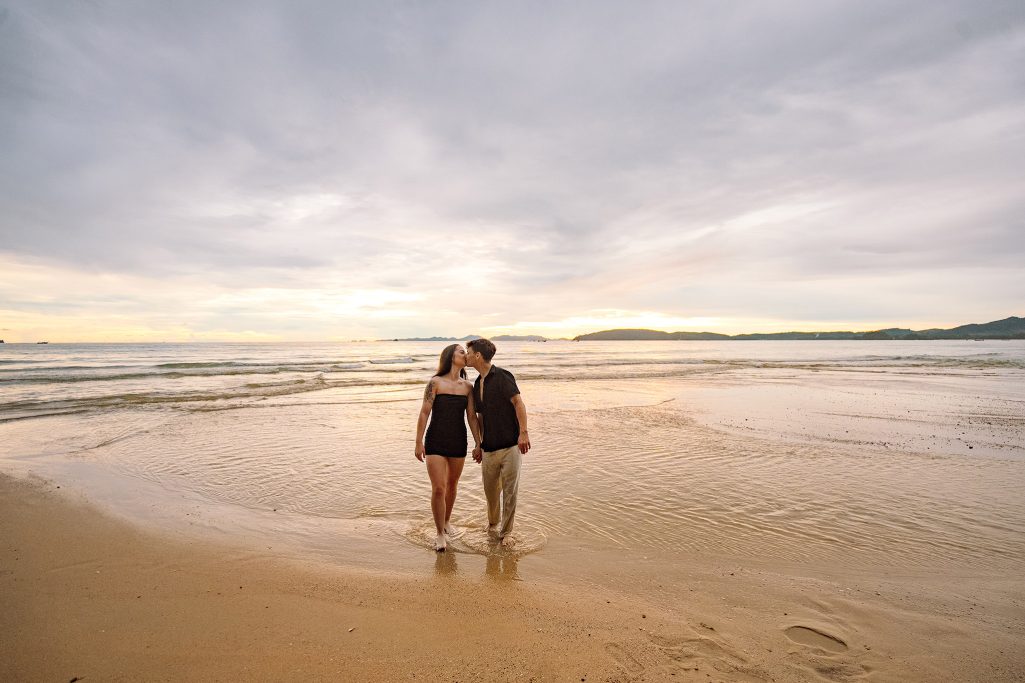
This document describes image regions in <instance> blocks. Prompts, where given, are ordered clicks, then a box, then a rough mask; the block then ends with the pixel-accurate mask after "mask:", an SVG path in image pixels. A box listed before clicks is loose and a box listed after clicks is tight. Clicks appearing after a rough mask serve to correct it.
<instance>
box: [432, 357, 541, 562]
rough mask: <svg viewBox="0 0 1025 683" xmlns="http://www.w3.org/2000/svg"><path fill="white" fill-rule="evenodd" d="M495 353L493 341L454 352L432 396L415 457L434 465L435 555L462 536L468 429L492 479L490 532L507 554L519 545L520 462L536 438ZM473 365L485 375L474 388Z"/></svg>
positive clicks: (488, 488) (441, 366) (487, 487)
mask: <svg viewBox="0 0 1025 683" xmlns="http://www.w3.org/2000/svg"><path fill="white" fill-rule="evenodd" d="M495 351H496V349H495V345H494V344H493V343H492V342H491V341H490V340H488V339H474V340H472V341H469V342H467V344H466V348H463V346H462V345H460V344H452V345H451V346H446V347H445V350H444V351H442V352H441V357H440V358H439V359H438V372H436V373H435V374H434V376H433V377H431V379H430V381H429V382H428V383H427V388H426V389H425V390H424V400H423V404H422V405H421V407H420V417H419V418H418V419H417V421H416V448H415V450H414V455H415V456H416V459H417V460H419V461H420V462H424V461H426V462H427V474H428V476H430V478H431V513H432V514H433V515H434V526H435V527H436V529H437V532H438V536H437V538H436V539H435V541H434V549H435V550H437V551H438V552H444V550H445V549H446V548H447V547H448V540H449V538H450V537H452V536H455V534H456V531H455V528H454V527H453V526H452V524H451V523H450V522H449V520H450V519H451V518H452V507H453V505H454V504H455V502H456V487H457V486H458V484H459V477H460V475H462V473H463V464H464V463H465V462H466V425H467V423H469V425H470V432H471V433H472V434H473V443H474V447H473V460H474V462H477V463H480V465H481V477H482V478H483V480H484V496H485V497H486V498H487V501H488V533H490V534H492V535H494V536H496V537H497V538H498V539H499V542H500V543H501V545H502V547H503V548H508V547H511V546H512V544H513V538H512V536H510V534H511V533H512V528H513V520H514V519H515V517H516V489H517V488H518V486H519V482H520V459H521V457H522V456H523V455H526V453H527V451H529V450H530V437H529V435H528V434H527V408H526V406H524V405H523V398H522V397H521V396H520V389H519V387H517V386H516V378H515V377H513V374H512V373H511V372H509V371H508V370H506V369H504V368H500V367H498V366H497V365H494V364H493V363H492V362H491V360H492V359H493V358H494V357H495ZM466 366H470V367H471V368H473V369H474V370H476V371H477V373H478V376H477V379H476V381H474V383H473V384H470V382H469V381H468V380H467V379H466ZM464 417H465V419H464ZM428 419H429V420H430V424H428ZM425 431H426V439H425V438H424V432H425Z"/></svg>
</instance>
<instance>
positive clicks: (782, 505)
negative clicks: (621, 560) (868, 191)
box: [0, 341, 1025, 572]
mask: <svg viewBox="0 0 1025 683" xmlns="http://www.w3.org/2000/svg"><path fill="white" fill-rule="evenodd" d="M442 347H444V344H441V343H405V342H378V343H364V344H298V345H278V344H191V345H57V344H51V345H48V346H45V347H38V346H35V345H5V346H4V347H0V440H2V442H3V443H4V450H3V454H2V459H0V467H4V469H6V470H10V471H17V472H20V473H36V474H40V475H42V476H51V477H54V476H58V477H60V478H62V479H63V480H64V481H65V482H66V483H68V484H69V485H71V486H74V485H75V482H76V480H77V481H78V483H79V485H80V487H81V488H89V489H90V491H92V492H93V495H97V496H101V497H106V498H109V499H114V498H116V499H117V502H113V501H111V500H108V501H107V502H109V503H111V505H112V506H113V507H117V506H118V505H121V506H122V509H123V510H125V511H126V514H138V510H139V509H142V508H143V507H147V506H148V508H150V509H165V508H168V507H174V505H175V503H174V501H182V500H185V501H188V509H189V510H191V511H192V512H189V513H187V514H189V515H195V517H194V519H195V518H200V517H202V518H203V519H204V520H205V524H207V525H208V526H214V527H217V528H220V529H222V530H224V531H227V532H229V533H231V532H232V530H233V529H234V530H239V529H241V530H243V531H245V532H246V533H250V532H252V533H256V532H259V533H262V534H264V535H265V536H266V537H268V538H270V539H278V540H282V541H284V539H288V543H290V544H292V545H293V547H294V548H295V549H296V550H298V551H299V552H302V551H303V550H306V551H309V552H314V553H319V554H321V555H325V554H326V555H328V556H331V555H332V554H333V553H341V552H342V550H338V549H337V547H341V546H337V544H334V543H333V542H332V541H331V539H332V538H334V537H336V536H337V535H345V534H351V533H355V532H354V530H355V529H362V528H366V529H375V530H377V531H375V535H379V533H380V530H381V529H384V530H386V533H385V534H384V537H385V538H384V540H382V541H381V543H382V544H385V545H387V544H389V543H390V544H391V545H389V549H388V551H387V552H389V553H398V554H401V553H402V550H401V548H402V547H407V548H408V549H409V550H410V552H414V551H416V549H417V548H418V547H419V548H426V547H429V546H430V542H431V540H432V536H431V534H430V531H431V529H430V521H429V508H428V505H427V496H428V487H427V477H426V472H425V471H424V466H423V465H422V464H420V463H418V462H417V461H416V460H415V459H414V458H413V434H414V429H415V422H416V413H417V410H418V407H419V401H420V395H421V388H422V386H423V383H424V382H425V381H426V379H427V377H429V376H430V374H431V369H432V367H433V366H434V364H435V362H436V361H435V359H436V356H437V353H438V351H440V349H441V348H442ZM500 347H501V348H500V356H499V357H498V358H496V362H498V363H499V364H500V365H503V366H504V367H507V368H509V369H511V370H512V371H513V372H514V373H516V375H517V377H518V379H519V382H520V387H521V389H522V391H523V395H524V399H525V401H526V403H527V406H528V410H529V413H530V428H531V438H532V442H533V446H534V448H533V450H532V451H531V453H530V454H529V455H528V456H527V457H526V459H525V469H524V473H523V476H522V481H521V496H520V497H521V507H520V511H519V513H518V526H517V532H516V536H517V540H518V545H517V549H516V553H515V554H516V555H517V556H523V555H528V554H531V553H539V554H540V555H547V556H549V557H556V558H563V559H561V560H560V561H562V562H570V561H572V558H574V557H576V558H579V557H580V551H622V552H626V553H634V554H639V555H642V556H643V557H644V558H645V559H650V560H651V561H655V562H664V563H668V564H672V563H678V562H680V561H682V560H684V559H688V560H689V559H692V558H694V557H715V558H727V559H729V558H733V559H744V560H746V561H764V562H777V563H779V562H782V563H793V564H799V565H807V566H811V565H837V564H841V565H843V566H847V567H864V568H870V569H871V568H876V569H880V568H885V569H887V570H891V571H892V570H895V569H906V570H924V571H937V572H946V571H954V570H960V571H967V570H973V571H987V570H992V571H1009V570H1020V569H1021V568H1023V567H1025V538H1023V534H1022V533H1021V529H1022V528H1025V440H1023V433H1025V430H1023V427H1025V388H1023V387H1025V382H1023V381H1022V380H1023V379H1025V343H1023V342H1020V341H1014V342H947V341H945V342H842V341H818V342H809V341H798V342H793V341H788V342H750V341H748V342H739V341H733V342H584V343H571V342H549V343H545V344H541V343H510V342H506V343H504V344H500ZM471 374H472V373H471ZM101 479H104V480H105V481H106V482H107V483H106V484H105V486H101V485H98V482H99V481H100V480H101ZM102 491H106V493H101V492H102ZM133 492H135V494H134V496H133ZM143 504H145V505H143ZM177 505H178V509H179V511H183V510H185V509H186V508H185V507H184V506H183V504H181V503H178V504H177ZM133 506H134V507H133ZM204 510H205V511H206V512H205V513H204V512H203V511H204ZM212 511H216V512H212ZM182 514H186V513H184V512H182ZM454 518H455V521H456V523H457V524H459V525H460V526H462V527H464V528H465V529H466V531H465V534H464V535H463V536H462V537H461V539H460V540H458V541H457V542H455V543H454V544H453V550H454V551H456V552H458V553H466V554H480V555H486V556H489V557H490V556H493V555H495V553H496V550H495V548H494V545H493V543H491V542H490V541H489V540H488V539H487V536H486V534H485V533H484V532H483V495H482V490H481V485H480V481H479V469H478V466H477V465H475V464H474V463H473V462H472V461H467V463H466V469H465V472H464V476H463V480H462V485H461V491H460V496H459V500H458V501H457V508H456V513H455V516H454ZM373 543H374V542H373V541H371V542H370V545H369V546H367V547H369V548H370V552H371V553H373V552H374V550H373V548H374V545H373ZM336 546H337V547H336ZM382 552H383V551H382Z"/></svg>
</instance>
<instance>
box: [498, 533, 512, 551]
mask: <svg viewBox="0 0 1025 683" xmlns="http://www.w3.org/2000/svg"><path fill="white" fill-rule="evenodd" d="M499 545H500V546H502V547H503V548H506V549H508V548H512V547H513V546H514V545H516V539H514V538H513V537H512V536H506V537H505V538H503V539H502V541H501V543H499Z"/></svg>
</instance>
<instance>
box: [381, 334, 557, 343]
mask: <svg viewBox="0 0 1025 683" xmlns="http://www.w3.org/2000/svg"><path fill="white" fill-rule="evenodd" d="M480 338H481V336H480V335H479V334H468V335H466V336H465V337H409V338H407V339H392V340H390V341H403V342H407V341H415V342H443V341H470V340H471V339H480ZM490 339H491V340H492V341H526V342H546V341H548V338H547V337H542V336H540V335H537V334H524V335H513V334H500V335H498V336H497V337H490ZM382 341H388V340H382Z"/></svg>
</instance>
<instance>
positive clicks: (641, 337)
mask: <svg viewBox="0 0 1025 683" xmlns="http://www.w3.org/2000/svg"><path fill="white" fill-rule="evenodd" d="M695 339H697V340H715V339H720V340H733V339H737V340H745V339H811V340H814V339H876V340H878V339H883V340H928V339H1025V318H1018V317H1014V316H1012V317H1010V318H1004V319H1003V320H995V321H993V322H990V323H982V324H971V325H961V326H959V327H953V328H951V329H949V330H941V329H930V330H911V329H905V328H900V327H891V328H887V329H885V330H872V331H871V332H768V333H755V334H733V335H729V334H718V333H716V332H662V331H659V330H643V329H625V330H603V331H601V332H591V333H590V334H581V335H579V336H577V337H574V338H573V341H652V340H665V341H674V340H695Z"/></svg>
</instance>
